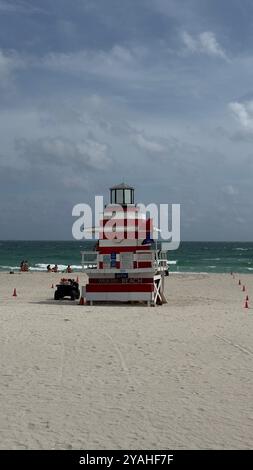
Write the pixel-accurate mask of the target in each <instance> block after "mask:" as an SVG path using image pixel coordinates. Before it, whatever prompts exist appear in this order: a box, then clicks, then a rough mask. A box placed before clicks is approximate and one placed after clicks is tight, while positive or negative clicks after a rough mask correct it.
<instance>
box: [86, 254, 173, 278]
mask: <svg viewBox="0 0 253 470" xmlns="http://www.w3.org/2000/svg"><path fill="white" fill-rule="evenodd" d="M81 256H82V261H81V264H82V272H85V271H89V270H90V269H99V270H101V269H102V270H107V269H119V270H132V269H152V270H153V271H154V272H159V273H164V272H165V271H166V270H167V269H168V262H167V251H163V250H150V251H148V250H137V251H135V252H130V253H129V252H121V253H115V255H114V256H112V255H111V254H101V253H99V252H98V251H81Z"/></svg>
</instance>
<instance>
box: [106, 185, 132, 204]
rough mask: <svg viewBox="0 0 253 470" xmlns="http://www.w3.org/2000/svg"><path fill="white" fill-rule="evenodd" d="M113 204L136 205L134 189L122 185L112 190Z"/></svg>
mask: <svg viewBox="0 0 253 470" xmlns="http://www.w3.org/2000/svg"><path fill="white" fill-rule="evenodd" d="M111 204H121V205H125V204H134V189H133V188H131V187H130V186H127V185H125V184H124V183H122V184H121V185H119V186H114V187H113V188H111Z"/></svg>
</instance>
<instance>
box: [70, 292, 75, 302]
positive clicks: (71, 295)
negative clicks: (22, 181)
mask: <svg viewBox="0 0 253 470" xmlns="http://www.w3.org/2000/svg"><path fill="white" fill-rule="evenodd" d="M70 298H71V300H76V293H75V291H74V290H72V292H71V294H70Z"/></svg>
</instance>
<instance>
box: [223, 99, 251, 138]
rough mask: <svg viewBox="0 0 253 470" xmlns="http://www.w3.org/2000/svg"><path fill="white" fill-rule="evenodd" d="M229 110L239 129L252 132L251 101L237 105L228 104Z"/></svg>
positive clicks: (237, 103) (233, 103) (236, 102)
mask: <svg viewBox="0 0 253 470" xmlns="http://www.w3.org/2000/svg"><path fill="white" fill-rule="evenodd" d="M229 108H230V110H231V111H232V113H233V114H234V116H235V117H236V119H237V121H239V123H240V125H241V127H242V128H243V129H244V130H246V131H249V132H252V131H253V101H248V102H246V103H239V102H238V101H234V102H232V103H229Z"/></svg>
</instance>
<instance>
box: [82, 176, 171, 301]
mask: <svg viewBox="0 0 253 470" xmlns="http://www.w3.org/2000/svg"><path fill="white" fill-rule="evenodd" d="M153 230H154V228H153V221H152V219H150V218H147V217H146V214H145V213H141V211H140V210H139V208H138V207H137V206H136V205H135V202H134V188H133V187H131V186H128V185H126V184H124V183H122V184H120V185H117V186H114V187H112V188H111V189H110V204H108V205H107V206H105V209H104V212H103V214H101V220H100V228H99V240H98V243H97V246H96V252H95V254H96V264H95V266H93V267H92V268H88V269H85V272H86V274H87V275H88V283H87V284H86V286H84V287H83V288H82V294H81V295H82V298H85V299H86V303H88V304H90V305H92V304H93V303H94V302H129V301H132V302H134V301H136V302H146V303H147V304H148V305H152V306H154V305H157V304H162V303H165V302H166V299H165V296H164V273H165V271H166V269H167V258H166V257H165V256H164V255H165V253H162V252H161V251H160V252H159V253H160V254H162V256H163V259H164V270H163V269H161V267H162V266H163V262H161V261H162V260H161V259H160V260H158V251H157V249H156V244H155V242H154V240H153ZM81 254H82V265H83V267H84V265H85V257H86V255H91V254H93V255H94V252H90V251H86V252H85V251H83V252H81ZM165 266H166V268H165ZM158 267H159V269H158Z"/></svg>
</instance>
